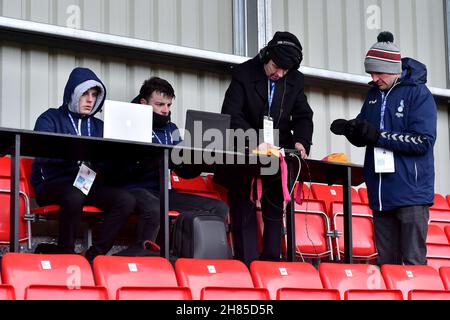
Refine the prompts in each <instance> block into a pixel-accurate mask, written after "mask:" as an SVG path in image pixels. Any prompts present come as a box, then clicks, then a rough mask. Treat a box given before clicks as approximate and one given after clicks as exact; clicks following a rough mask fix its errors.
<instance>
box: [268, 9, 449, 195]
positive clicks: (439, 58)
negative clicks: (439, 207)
mask: <svg viewBox="0 0 450 320" xmlns="http://www.w3.org/2000/svg"><path fill="white" fill-rule="evenodd" d="M443 3H444V2H443V1H442V0H364V1H361V0H282V1H272V13H273V16H272V24H273V31H274V32H275V31H277V30H288V31H290V32H293V33H295V34H296V35H297V36H298V37H299V39H300V41H301V43H302V45H303V49H304V51H303V52H304V61H303V65H305V66H309V67H315V68H321V69H328V70H333V71H339V72H348V73H353V74H362V75H365V72H364V56H365V54H366V52H367V50H368V49H369V48H370V47H371V46H372V45H373V44H374V43H375V42H376V38H377V35H378V33H379V32H380V31H382V30H390V31H391V32H392V33H393V34H394V35H395V42H396V43H397V45H398V46H399V47H400V48H401V52H402V55H403V56H410V57H413V58H415V59H418V60H420V61H422V62H423V63H425V64H426V65H427V67H428V85H430V86H434V87H439V88H446V87H447V84H446V67H445V66H446V50H445V43H446V41H445V20H444V14H445V12H444V4H443ZM378 9H379V11H377V10H378ZM378 12H379V14H380V15H379V16H377V13H378ZM377 17H379V18H380V20H379V21H377ZM378 22H380V24H379V27H380V29H370V28H372V27H374V26H377V23H378ZM369 27H370V28H369ZM307 95H308V99H309V103H310V105H311V106H312V108H313V109H314V112H315V114H314V120H315V121H314V124H315V130H314V137H313V142H314V146H313V148H312V157H313V158H315V159H321V158H323V157H325V156H326V155H328V154H330V153H333V152H345V153H346V154H347V155H348V156H349V158H350V160H351V161H352V162H354V163H359V164H362V163H363V161H364V150H363V149H359V148H356V147H353V146H351V145H350V144H349V143H348V142H347V141H346V139H345V138H342V137H337V136H335V135H332V134H331V133H330V131H329V126H330V124H331V122H332V121H333V120H334V119H337V118H347V119H349V118H353V117H355V116H356V115H357V114H358V113H359V110H360V109H361V106H362V103H363V100H364V95H361V94H355V93H352V92H350V91H345V90H336V91H330V90H324V89H320V88H308V90H307ZM448 128H449V111H448V105H445V104H442V105H439V106H438V140H437V144H436V147H435V159H436V173H437V175H436V191H437V192H441V193H444V194H450V182H449V181H450V170H449V169H448V163H449V161H450V151H449V146H450V137H449V129H448Z"/></svg>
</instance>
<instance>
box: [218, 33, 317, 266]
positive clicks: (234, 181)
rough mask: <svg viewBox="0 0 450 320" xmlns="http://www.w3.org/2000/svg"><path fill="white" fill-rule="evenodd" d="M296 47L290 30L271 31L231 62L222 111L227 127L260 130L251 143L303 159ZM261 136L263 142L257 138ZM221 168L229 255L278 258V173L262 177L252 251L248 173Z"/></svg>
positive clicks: (307, 132) (308, 129) (306, 138)
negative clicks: (260, 225) (231, 246)
mask: <svg viewBox="0 0 450 320" xmlns="http://www.w3.org/2000/svg"><path fill="white" fill-rule="evenodd" d="M302 59H303V54H302V46H301V44H300V41H299V40H298V39H297V37H296V36H295V35H293V34H292V33H289V32H276V33H275V35H274V37H273V39H272V40H271V41H270V42H269V43H268V45H267V46H266V47H265V48H263V49H262V50H261V51H260V53H259V54H258V55H257V56H256V57H254V58H253V59H251V60H249V61H247V62H244V63H242V64H241V65H239V66H237V67H236V69H235V70H234V72H233V77H232V81H231V84H230V86H229V88H228V90H227V92H226V94H225V99H224V102H223V106H222V113H225V114H229V115H231V129H235V130H236V129H243V130H244V131H247V130H256V131H257V132H260V130H263V131H264V135H263V136H264V138H263V139H260V140H259V141H258V142H257V143H255V142H253V143H250V145H252V144H253V145H259V144H261V143H268V144H269V145H271V144H273V143H274V139H273V138H274V136H275V134H276V133H278V135H279V147H282V148H289V149H294V148H295V149H296V150H297V151H298V152H299V153H300V154H301V157H302V158H303V159H306V158H307V157H308V154H309V150H310V147H311V144H312V141H311V140H312V134H313V121H312V118H313V111H312V110H311V108H310V106H309V104H308V102H307V99H306V96H305V93H304V76H303V74H301V73H300V72H299V71H298V68H299V67H300V63H301V61H302ZM263 140H264V141H263ZM238 171H240V172H236V171H234V172H227V177H226V180H227V181H226V182H227V183H226V184H227V186H228V187H229V195H228V196H229V204H230V213H231V218H232V221H231V222H232V232H233V236H234V243H235V258H237V259H240V260H242V261H243V262H245V263H246V264H247V265H249V264H250V263H251V262H252V261H253V260H257V259H260V260H268V261H279V260H280V257H281V237H282V221H283V192H282V188H281V183H280V180H281V178H280V173H278V174H277V175H275V176H265V177H264V176H263V177H261V178H262V187H263V193H262V199H261V208H262V214H263V221H264V233H263V244H262V253H261V255H260V256H259V255H258V241H257V220H256V205H255V203H254V202H253V201H252V199H251V194H252V192H251V191H252V190H251V189H252V180H253V178H254V175H252V174H249V172H246V168H245V166H243V167H242V170H238Z"/></svg>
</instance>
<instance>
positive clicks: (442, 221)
mask: <svg viewBox="0 0 450 320" xmlns="http://www.w3.org/2000/svg"><path fill="white" fill-rule="evenodd" d="M429 224H430V225H436V226H438V227H440V228H441V229H442V230H444V229H445V227H447V226H450V210H442V209H430V220H429Z"/></svg>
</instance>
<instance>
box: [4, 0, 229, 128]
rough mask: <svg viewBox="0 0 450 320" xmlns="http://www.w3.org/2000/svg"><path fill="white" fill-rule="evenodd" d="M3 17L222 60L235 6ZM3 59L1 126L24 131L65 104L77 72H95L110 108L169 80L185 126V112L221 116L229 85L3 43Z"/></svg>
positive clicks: (24, 8)
mask: <svg viewBox="0 0 450 320" xmlns="http://www.w3.org/2000/svg"><path fill="white" fill-rule="evenodd" d="M0 15H2V16H5V17H10V18H16V19H23V20H29V21H33V22H40V23H48V24H54V25H59V26H64V27H73V26H74V25H78V26H79V27H80V28H81V29H84V30H89V31H95V32H102V33H110V34H114V35H121V36H127V37H133V38H139V39H144V40H151V41H158V42H164V43H169V44H176V45H180V46H187V47H194V48H200V49H205V50H212V51H218V52H224V53H231V52H232V46H233V41H232V27H231V26H232V1H231V0H227V1H224V0H183V1H181V0H159V1H158V0H128V1H125V0H89V1H87V0H85V1H83V0H22V1H18V0H0ZM77 17H78V18H77ZM0 59H1V60H0V61H1V62H0V68H1V69H0V77H1V79H0V80H1V82H0V101H1V107H0V125H1V126H8V127H18V128H25V129H30V128H33V126H34V121H35V119H36V118H37V116H38V115H39V114H40V113H41V112H43V111H44V110H45V109H46V108H48V107H49V106H52V107H56V106H59V105H60V104H61V103H62V94H63V90H64V86H65V83H66V81H67V77H68V75H69V73H70V71H71V70H72V69H73V68H74V67H75V66H84V67H89V68H92V69H93V70H94V71H95V72H96V73H97V74H98V75H99V76H100V78H101V79H102V80H104V82H105V84H106V86H107V87H108V92H109V96H108V99H112V100H120V101H130V100H131V99H132V98H133V97H134V96H135V95H136V93H137V92H138V90H139V88H140V85H141V84H142V82H143V81H144V80H145V79H147V78H149V77H150V76H153V75H156V76H160V77H164V78H166V79H167V80H168V81H170V82H171V83H172V84H173V86H174V88H175V91H176V96H177V98H176V99H175V103H174V107H173V116H174V120H175V121H176V122H177V123H178V124H180V125H181V126H184V114H185V110H186V109H199V110H210V111H220V107H221V104H222V100H223V93H224V92H225V90H226V87H227V85H228V82H227V79H228V76H227V75H219V74H215V73H205V72H201V73H200V72H199V73H197V72H195V71H193V70H192V69H186V70H180V69H175V68H171V67H170V66H158V65H152V64H151V62H149V63H141V62H135V61H125V60H114V59H109V58H105V57H99V56H86V55H84V54H83V53H80V52H71V51H64V50H48V49H46V48H40V47H30V46H24V45H18V44H14V43H0Z"/></svg>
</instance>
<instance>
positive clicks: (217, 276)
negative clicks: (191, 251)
mask: <svg viewBox="0 0 450 320" xmlns="http://www.w3.org/2000/svg"><path fill="white" fill-rule="evenodd" d="M175 273H176V276H177V280H178V285H179V286H181V287H188V288H190V289H191V292H192V298H193V299H194V300H199V299H200V293H201V290H202V289H203V288H205V287H227V288H253V287H254V286H253V282H252V277H251V276H250V272H249V271H248V269H247V267H246V266H245V264H244V263H242V262H241V261H237V260H202V259H186V258H180V259H178V260H177V261H176V262H175Z"/></svg>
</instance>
